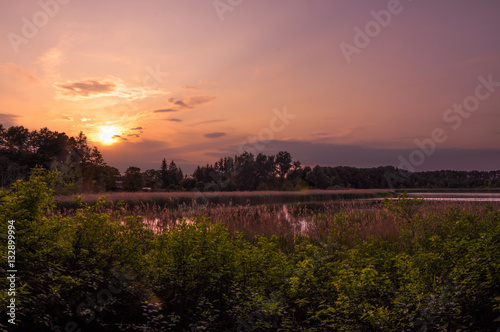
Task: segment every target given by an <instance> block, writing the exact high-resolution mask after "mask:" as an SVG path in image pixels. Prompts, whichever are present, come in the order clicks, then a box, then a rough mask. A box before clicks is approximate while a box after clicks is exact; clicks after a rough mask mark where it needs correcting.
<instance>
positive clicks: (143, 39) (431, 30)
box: [0, 0, 500, 172]
mask: <svg viewBox="0 0 500 332" xmlns="http://www.w3.org/2000/svg"><path fill="white" fill-rule="evenodd" d="M41 4H44V5H41ZM1 6H2V10H1V13H0V29H1V31H2V36H3V37H2V38H1V39H0V105H1V106H2V108H1V110H0V123H3V124H4V125H5V126H9V125H14V124H15V125H24V126H26V127H28V128H30V129H39V128H41V127H45V126H47V127H49V129H52V130H58V131H64V132H66V133H67V134H69V135H76V134H78V132H79V131H83V132H84V133H86V134H87V136H88V137H89V139H90V140H91V141H92V144H96V145H97V146H98V147H99V149H100V150H101V151H102V152H103V155H104V157H105V160H106V161H107V162H108V164H110V165H112V166H116V167H118V168H119V169H120V170H121V171H124V170H125V169H126V168H127V167H128V166H132V165H134V166H139V167H141V168H142V169H143V170H145V169H148V168H158V167H159V165H160V163H161V160H162V159H163V158H167V159H168V160H172V159H173V160H175V161H176V163H177V164H179V165H180V166H181V167H182V168H183V169H184V170H186V171H188V172H191V171H192V170H193V166H194V165H198V164H206V163H207V162H210V163H211V162H213V161H215V160H216V159H218V158H219V157H221V156H224V155H234V154H235V153H239V152H241V151H243V150H248V151H251V152H255V153H258V152H262V153H267V154H272V153H276V152H277V151H279V150H282V149H285V150H288V151H289V152H290V153H291V154H292V156H293V157H294V158H295V159H298V160H300V161H301V162H302V163H303V164H306V165H316V164H320V165H331V166H335V165H349V166H359V167H372V166H380V165H394V166H399V165H402V166H404V167H405V168H413V169H415V170H432V169H445V168H446V169H464V170H469V169H479V170H489V169H500V145H499V142H500V140H499V139H500V126H499V124H500V83H496V82H500V2H498V1H494V0H476V1H470V0H453V1H452V0H447V1H445V0H443V1H431V0H427V1H426V0H413V1H410V0H405V1H403V0H402V1H394V0H391V1H378V0H377V1H373V0H370V1H368V0H367V1H348V0H345V1H334V0H328V1H327V0H324V1H319V0H318V1H315V0H308V1H306V0H304V1H297V0H286V1H285V0H281V1H279V0H277V1H265V0H241V1H237V0H232V1H228V0H220V1H195V0H185V1H165V0H163V1H131V0H129V1H127V0H120V1H118V0H105V1H102V0H100V1H96V0H87V1H82V0H41V1H40V2H38V1H9V2H7V1H4V2H3V3H2V5H1ZM488 81H489V83H488ZM433 133H434V134H433ZM405 165H406V166H405Z"/></svg>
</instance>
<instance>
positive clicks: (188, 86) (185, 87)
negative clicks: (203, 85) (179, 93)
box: [181, 85, 199, 90]
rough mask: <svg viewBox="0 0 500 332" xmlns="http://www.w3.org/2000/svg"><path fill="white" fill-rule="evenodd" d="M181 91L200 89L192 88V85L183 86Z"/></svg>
mask: <svg viewBox="0 0 500 332" xmlns="http://www.w3.org/2000/svg"><path fill="white" fill-rule="evenodd" d="M181 89H184V90H199V88H197V87H195V86H191V85H183V86H181Z"/></svg>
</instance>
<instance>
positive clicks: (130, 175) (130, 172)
mask: <svg viewBox="0 0 500 332" xmlns="http://www.w3.org/2000/svg"><path fill="white" fill-rule="evenodd" d="M142 187H144V179H143V177H142V174H141V169H140V168H139V167H134V166H130V167H129V168H127V170H126V171H125V176H124V178H123V188H124V189H125V190H126V191H139V190H141V189H142Z"/></svg>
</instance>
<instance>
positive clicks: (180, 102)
mask: <svg viewBox="0 0 500 332" xmlns="http://www.w3.org/2000/svg"><path fill="white" fill-rule="evenodd" d="M215 99H217V97H213V96H194V97H187V98H182V99H179V98H169V99H168V101H169V102H171V103H172V104H173V105H175V106H178V107H181V108H194V107H195V106H198V105H202V104H207V103H209V102H211V101H214V100H215Z"/></svg>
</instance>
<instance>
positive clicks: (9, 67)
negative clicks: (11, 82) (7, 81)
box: [0, 63, 40, 84]
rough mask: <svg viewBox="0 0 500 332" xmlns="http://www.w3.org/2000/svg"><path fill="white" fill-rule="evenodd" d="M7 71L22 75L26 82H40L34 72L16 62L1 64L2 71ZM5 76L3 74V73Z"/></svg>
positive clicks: (0, 70)
mask: <svg viewBox="0 0 500 332" xmlns="http://www.w3.org/2000/svg"><path fill="white" fill-rule="evenodd" d="M3 71H5V72H7V73H9V74H12V75H15V76H17V77H20V78H21V79H22V80H24V82H28V83H31V84H38V83H40V80H39V79H38V77H36V76H35V75H34V74H32V73H30V72H28V71H27V70H25V69H24V68H23V67H21V66H20V65H18V64H15V63H6V64H0V72H3ZM2 76H3V75H2Z"/></svg>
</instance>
